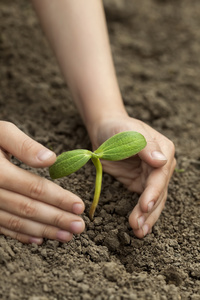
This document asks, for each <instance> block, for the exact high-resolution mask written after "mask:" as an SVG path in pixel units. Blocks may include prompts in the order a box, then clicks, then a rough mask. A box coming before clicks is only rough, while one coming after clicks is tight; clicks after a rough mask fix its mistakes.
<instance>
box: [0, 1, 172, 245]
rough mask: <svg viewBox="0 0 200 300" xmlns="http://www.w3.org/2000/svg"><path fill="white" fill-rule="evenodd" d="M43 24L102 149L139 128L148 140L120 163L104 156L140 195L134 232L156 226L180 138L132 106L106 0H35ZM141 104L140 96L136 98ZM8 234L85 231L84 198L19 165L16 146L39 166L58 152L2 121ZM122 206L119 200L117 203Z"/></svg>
mask: <svg viewBox="0 0 200 300" xmlns="http://www.w3.org/2000/svg"><path fill="white" fill-rule="evenodd" d="M32 3H33V5H34V8H35V10H36V12H37V14H38V16H39V19H40V22H41V25H42V28H43V30H44V32H45V34H46V36H47V38H48V40H49V42H50V45H51V47H52V48H53V50H54V52H55V55H56V57H57V60H58V63H59V65H60V69H61V71H62V73H63V76H64V78H65V80H66V82H67V84H68V86H69V88H70V90H71V94H72V97H73V99H74V101H75V103H76V105H77V108H78V110H79V112H80V115H81V117H82V119H83V121H84V123H85V126H86V128H87V130H88V134H89V136H90V139H91V142H92V144H93V147H94V148H97V147H98V146H99V145H100V144H101V143H102V142H103V141H104V140H106V139H107V138H109V137H110V136H112V135H113V134H115V133H117V132H120V131H126V130H134V131H138V132H140V133H142V134H143V135H144V136H145V138H146V140H147V146H146V147H145V149H143V150H142V151H141V152H140V153H139V154H138V155H137V156H135V157H132V158H129V159H127V160H124V161H120V162H109V161H102V163H103V168H104V171H105V172H107V173H109V174H111V175H113V176H114V177H116V179H117V180H119V181H120V182H122V183H123V184H124V185H125V186H127V188H128V189H129V190H130V191H132V192H137V193H139V194H140V198H139V200H138V204H137V205H136V206H135V207H134V209H133V211H132V212H131V214H130V217H129V223H130V226H131V227H132V229H133V232H134V234H135V235H136V236H137V237H139V238H142V237H144V236H145V235H146V234H148V233H150V232H151V230H152V227H153V225H154V224H155V222H156V221H157V220H158V218H159V216H160V214H161V212H162V210H163V208H164V205H165V201H166V198H167V189H168V184H169V180H170V178H171V176H172V173H173V171H174V168H175V163H176V162H175V158H174V151H175V150H174V145H173V143H172V142H171V141H170V140H169V139H167V138H166V137H165V136H163V135H162V134H161V133H159V132H157V131H155V130H154V129H153V128H151V127H150V126H148V125H146V124H145V123H143V122H142V121H140V120H137V119H133V118H130V117H129V116H128V114H127V112H126V110H125V107H124V104H123V101H122V97H121V94H120V90H119V87H118V83H117V78H116V75H115V70H114V66H113V61H112V56H111V51H110V45H109V39H108V34H107V29H106V22H105V17H104V13H103V7H102V3H101V1H99V0H98V1H94V0H87V1H72V0H61V1H57V0H51V1H49V0H42V1H41V0H33V1H32ZM133 105H134V99H133ZM0 148H1V150H0V169H1V173H0V233H1V234H4V235H6V236H10V237H12V238H14V239H17V240H19V241H21V242H23V243H33V242H35V243H37V244H41V243H42V242H43V238H49V239H55V240H59V241H62V242H67V241H69V240H71V239H72V237H73V234H79V233H81V232H82V231H83V230H84V228H85V225H84V222H83V220H82V218H81V217H80V216H79V215H80V214H81V213H82V212H83V211H84V202H83V201H82V200H81V199H80V198H79V197H78V196H76V195H74V194H72V193H71V192H69V191H66V190H64V189H62V188H61V187H60V186H58V185H57V184H55V183H53V182H51V181H48V180H47V179H45V178H41V177H39V176H36V175H35V174H32V173H30V172H28V171H25V170H22V169H20V168H18V167H17V166H15V165H13V164H12V163H11V162H10V160H9V155H8V154H7V153H11V154H12V155H14V156H15V157H17V158H18V159H20V160H22V161H23V162H24V163H25V164H27V165H30V166H32V167H40V168H43V167H48V166H50V165H52V164H53V163H54V162H55V160H56V155H55V154H54V153H53V152H51V151H49V150H48V149H46V148H45V147H44V146H42V145H40V144H39V143H37V142H36V141H34V140H32V139H31V138H29V137H28V136H26V135H25V134H24V133H22V132H21V131H20V130H19V129H18V128H17V127H16V126H15V125H13V124H11V123H8V122H4V121H0ZM116 205H117V203H116Z"/></svg>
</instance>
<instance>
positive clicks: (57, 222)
mask: <svg viewBox="0 0 200 300" xmlns="http://www.w3.org/2000/svg"><path fill="white" fill-rule="evenodd" d="M53 224H54V226H56V227H58V228H64V227H66V218H65V217H64V213H59V214H57V215H56V216H55V217H54V222H53ZM64 225H65V226H64Z"/></svg>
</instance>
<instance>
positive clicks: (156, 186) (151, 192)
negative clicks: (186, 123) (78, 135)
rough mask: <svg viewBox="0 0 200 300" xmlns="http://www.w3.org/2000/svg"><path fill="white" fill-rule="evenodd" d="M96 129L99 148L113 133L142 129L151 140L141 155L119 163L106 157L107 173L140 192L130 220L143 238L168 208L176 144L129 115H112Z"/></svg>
mask: <svg viewBox="0 0 200 300" xmlns="http://www.w3.org/2000/svg"><path fill="white" fill-rule="evenodd" d="M95 130H96V131H93V137H94V138H93V139H92V142H93V146H94V148H95V149H96V148H97V147H98V146H99V145H100V144H101V143H102V142H104V141H105V140H106V139H108V138H109V137H111V136H112V135H114V134H116V133H118V132H122V131H127V130H133V131H137V132H140V133H141V134H143V135H144V137H145V138H146V140H147V146H146V147H145V148H144V149H143V150H142V151H141V152H140V153H138V155H135V156H133V157H131V158H128V159H125V160H122V161H116V162H110V161H106V160H102V165H103V169H104V171H105V172H107V173H109V174H110V175H112V176H114V177H115V178H116V179H117V180H119V181H120V182H122V183H123V184H124V185H125V186H126V187H127V188H128V189H129V190H130V191H132V192H136V193H138V194H140V198H139V201H138V203H137V205H136V206H135V207H134V209H133V211H132V213H131V214H130V217H129V223H130V226H131V227H132V228H133V232H134V234H135V235H136V236H137V237H139V238H142V237H144V236H145V235H146V234H148V233H150V232H151V230H152V227H153V225H154V224H155V223H156V221H157V220H158V218H159V216H160V214H161V212H162V210H163V208H164V205H165V201H166V199H167V191H168V184H169V181H170V178H171V176H172V173H173V171H174V168H175V165H176V160H175V158H174V153H175V147H174V145H173V143H172V142H171V141H170V140H169V139H168V138H166V137H165V136H163V135H162V134H161V133H159V132H157V131H156V130H154V129H153V128H151V127H150V126H148V125H147V124H145V123H143V122H141V121H139V120H137V119H133V118H130V117H128V116H121V117H109V118H108V119H106V120H104V121H103V122H101V124H98V125H97V126H96V129H95Z"/></svg>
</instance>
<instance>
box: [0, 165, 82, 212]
mask: <svg viewBox="0 0 200 300" xmlns="http://www.w3.org/2000/svg"><path fill="white" fill-rule="evenodd" d="M0 188H2V189H6V190H9V191H12V192H15V193H18V194H22V193H23V195H24V196H26V197H28V198H32V199H35V200H39V201H42V202H44V203H48V204H50V205H53V206H55V207H58V208H61V209H63V210H66V211H68V212H71V213H74V214H81V213H82V212H83V211H84V208H85V205H84V203H83V201H82V200H81V199H80V198H79V197H78V196H76V195H74V194H73V193H71V192H69V191H67V190H65V189H63V188H61V187H60V186H58V185H57V184H55V183H53V182H52V181H49V180H47V179H46V178H41V177H39V176H38V175H36V174H32V173H30V172H28V171H25V170H23V169H20V168H18V167H17V166H15V165H13V164H11V163H10V162H8V161H6V162H4V164H1V173H0Z"/></svg>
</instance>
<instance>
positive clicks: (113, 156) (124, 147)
mask: <svg viewBox="0 0 200 300" xmlns="http://www.w3.org/2000/svg"><path fill="white" fill-rule="evenodd" d="M146 144H147V142H146V140H145V138H144V136H143V135H142V134H140V133H138V132H135V131H124V132H120V133H118V134H116V135H114V136H112V137H111V138H109V139H108V140H107V141H105V142H104V143H103V144H102V145H101V146H100V147H99V148H98V149H97V150H95V151H94V153H95V154H96V155H97V156H98V157H99V158H102V159H105V160H111V161H114V160H122V159H125V158H128V157H130V156H133V155H135V154H137V153H138V152H140V151H141V150H142V149H143V148H144V147H145V146H146Z"/></svg>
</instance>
